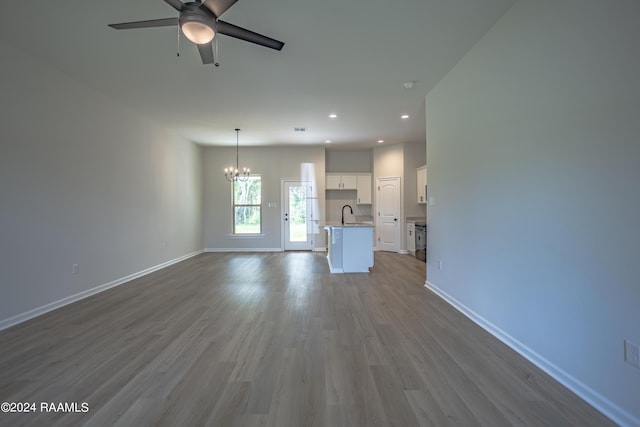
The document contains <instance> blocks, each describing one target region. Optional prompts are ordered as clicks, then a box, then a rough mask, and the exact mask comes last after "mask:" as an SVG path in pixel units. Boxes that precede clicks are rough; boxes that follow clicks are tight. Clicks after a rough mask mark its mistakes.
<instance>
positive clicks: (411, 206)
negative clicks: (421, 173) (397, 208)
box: [404, 141, 427, 218]
mask: <svg viewBox="0 0 640 427" xmlns="http://www.w3.org/2000/svg"><path fill="white" fill-rule="evenodd" d="M426 163H427V147H426V145H425V141H422V142H415V143H410V144H404V170H405V174H404V178H405V179H404V216H405V217H422V218H424V217H425V215H426V209H427V207H426V205H421V204H418V196H417V194H418V181H417V179H418V177H417V174H416V169H417V168H419V167H420V166H424V165H425V164H426Z"/></svg>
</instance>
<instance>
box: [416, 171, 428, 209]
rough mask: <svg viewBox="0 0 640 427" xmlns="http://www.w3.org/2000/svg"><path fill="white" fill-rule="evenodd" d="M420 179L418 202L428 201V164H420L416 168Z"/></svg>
mask: <svg viewBox="0 0 640 427" xmlns="http://www.w3.org/2000/svg"><path fill="white" fill-rule="evenodd" d="M416 176H417V179H418V187H417V189H418V203H421V204H426V203H427V166H426V165H425V166H420V167H419V168H418V169H416Z"/></svg>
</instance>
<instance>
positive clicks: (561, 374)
mask: <svg viewBox="0 0 640 427" xmlns="http://www.w3.org/2000/svg"><path fill="white" fill-rule="evenodd" d="M424 286H425V287H426V288H427V289H429V290H431V291H433V292H434V293H435V294H436V295H438V296H439V297H440V298H442V299H443V300H445V301H446V302H447V303H449V304H450V305H451V306H453V307H454V308H455V309H456V310H458V311H459V312H461V313H462V314H464V315H465V316H467V317H468V318H469V319H471V320H472V321H473V322H474V323H476V324H477V325H478V326H480V327H481V328H483V329H484V330H486V331H487V332H489V333H490V334H491V335H493V336H494V337H496V338H498V339H499V340H500V341H502V342H503V343H504V344H506V345H507V346H509V347H510V348H511V349H512V350H514V351H516V352H517V353H519V354H520V355H521V356H522V357H524V358H525V359H527V360H529V361H530V362H531V363H533V364H534V365H536V366H537V367H538V368H540V369H542V370H543V371H544V372H546V373H547V374H549V375H550V376H552V377H553V378H554V379H555V380H556V381H558V382H559V383H561V384H562V385H564V386H565V387H567V388H568V389H569V390H571V391H573V392H574V393H575V394H577V395H578V396H580V397H581V398H582V399H583V400H585V401H586V402H587V403H589V404H590V405H591V406H593V407H594V408H596V409H597V410H599V411H600V412H602V413H603V414H604V415H606V416H607V417H609V418H610V419H611V420H612V421H614V422H616V423H617V424H619V425H621V426H627V427H640V419H638V418H636V417H635V416H634V415H632V414H630V413H629V412H627V411H626V410H624V409H623V408H621V407H620V406H618V405H616V404H615V403H613V402H612V401H610V400H609V399H607V398H606V397H604V396H602V395H601V394H600V393H598V392H596V391H595V390H593V389H591V388H590V387H588V386H587V385H585V384H584V383H582V382H581V381H580V380H578V379H577V378H575V377H573V376H572V375H569V374H568V373H567V372H565V371H564V370H562V369H560V368H559V367H558V366H556V365H554V364H553V363H551V362H549V361H548V360H547V359H545V358H544V357H542V356H541V355H539V354H538V353H536V352H535V351H533V350H532V349H530V348H529V347H527V346H526V345H524V344H523V343H521V342H520V341H518V340H517V339H515V338H514V337H512V336H511V335H509V334H507V333H506V332H505V331H503V330H502V329H500V328H499V327H497V326H496V325H494V324H493V323H491V322H489V321H488V320H486V319H485V318H484V317H482V316H480V315H479V314H478V313H476V312H475V311H473V310H471V309H470V308H469V307H467V306H466V305H464V304H462V303H461V302H460V301H458V300H457V299H455V298H453V297H452V296H451V295H449V294H447V293H446V292H444V291H443V290H441V289H440V288H438V287H437V286H436V285H434V284H433V283H431V282H429V281H428V280H427V281H426V282H425V285H424Z"/></svg>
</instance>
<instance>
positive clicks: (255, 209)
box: [233, 175, 262, 234]
mask: <svg viewBox="0 0 640 427" xmlns="http://www.w3.org/2000/svg"><path fill="white" fill-rule="evenodd" d="M261 233H262V179H261V177H260V176H256V175H251V176H250V177H249V179H247V180H246V181H244V182H242V181H234V182H233V234H261Z"/></svg>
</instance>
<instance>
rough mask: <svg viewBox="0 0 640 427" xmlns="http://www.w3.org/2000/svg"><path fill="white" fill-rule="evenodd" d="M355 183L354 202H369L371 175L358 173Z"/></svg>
mask: <svg viewBox="0 0 640 427" xmlns="http://www.w3.org/2000/svg"><path fill="white" fill-rule="evenodd" d="M356 178H357V183H356V186H357V188H356V197H357V200H356V203H357V204H359V205H370V204H371V183H372V179H371V175H370V174H368V175H358V176H357V177H356Z"/></svg>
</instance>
